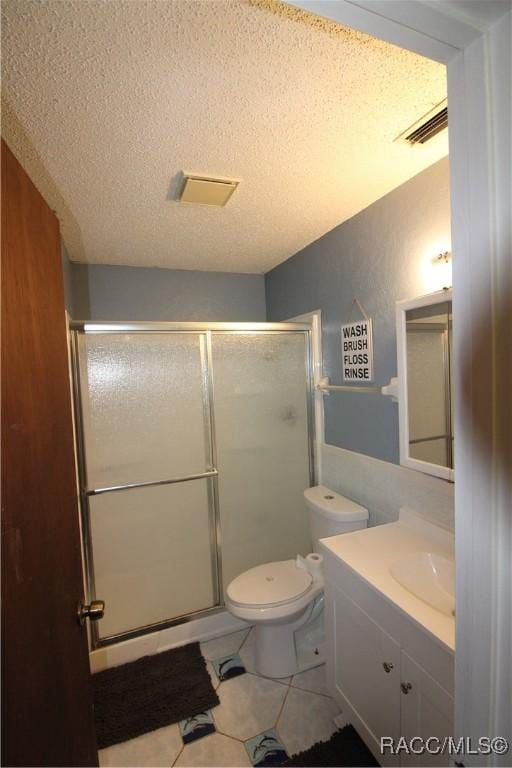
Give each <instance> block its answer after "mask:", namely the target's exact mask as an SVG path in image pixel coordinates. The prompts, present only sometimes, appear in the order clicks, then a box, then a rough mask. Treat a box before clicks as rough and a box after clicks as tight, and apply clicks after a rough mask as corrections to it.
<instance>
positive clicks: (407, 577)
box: [389, 552, 455, 616]
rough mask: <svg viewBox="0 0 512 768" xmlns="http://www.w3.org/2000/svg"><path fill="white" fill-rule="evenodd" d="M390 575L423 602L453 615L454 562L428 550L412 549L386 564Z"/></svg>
mask: <svg viewBox="0 0 512 768" xmlns="http://www.w3.org/2000/svg"><path fill="white" fill-rule="evenodd" d="M389 572H390V573H391V575H392V576H393V578H394V579H395V580H396V581H398V583H399V584H401V586H402V587H405V589H408V590H409V592H412V594H413V595H415V596H416V597H419V598H420V600H423V602H425V603H428V604H429V605H431V606H432V607H433V608H437V610H438V611H441V613H444V614H445V615H447V616H454V615H455V563H454V562H453V560H448V559H447V558H446V557H442V556H441V555H435V554H432V553H431V552H414V553H413V554H411V555H406V556H405V557H401V558H400V559H399V560H395V561H394V562H393V563H392V564H391V565H390V566H389Z"/></svg>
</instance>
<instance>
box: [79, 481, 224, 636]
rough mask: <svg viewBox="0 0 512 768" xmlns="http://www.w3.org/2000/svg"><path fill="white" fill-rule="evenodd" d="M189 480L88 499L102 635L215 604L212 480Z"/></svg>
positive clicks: (145, 624) (165, 619)
mask: <svg viewBox="0 0 512 768" xmlns="http://www.w3.org/2000/svg"><path fill="white" fill-rule="evenodd" d="M210 482H211V481H210V480H207V479H205V480H191V481H189V482H185V483H175V484H173V485H166V486H153V487H151V488H137V489H133V490H128V491H118V492H115V493H105V494H102V495H101V496H93V497H92V498H91V499H90V502H89V503H90V533H91V543H92V551H93V566H94V575H95V587H96V589H95V592H96V595H98V596H99V597H101V599H102V600H105V617H104V618H103V619H102V620H101V621H100V622H99V633H100V637H108V636H111V635H116V634H118V633H121V632H126V631H128V630H132V629H133V628H134V627H144V626H147V625H149V624H155V623H157V622H162V621H167V620H169V619H173V618H175V617H178V616H183V615H184V614H188V613H193V612H194V611H198V610H202V609H204V608H210V607H211V606H213V605H214V603H215V599H214V586H213V584H214V581H213V578H212V574H213V571H212V567H213V564H212V550H211V536H212V528H211V521H210V518H209V512H208V487H207V486H208V483H210Z"/></svg>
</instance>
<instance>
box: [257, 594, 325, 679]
mask: <svg viewBox="0 0 512 768" xmlns="http://www.w3.org/2000/svg"><path fill="white" fill-rule="evenodd" d="M317 606H318V608H317V610H315V614H314V615H312V611H308V612H307V613H306V614H305V615H304V616H302V617H300V618H299V619H298V620H297V621H295V622H291V623H290V624H256V625H255V626H254V633H255V643H254V645H255V658H254V661H255V666H256V671H257V672H258V674H260V675H263V676H264V677H275V678H282V677H291V676H292V675H296V674H297V673H298V672H304V671H305V670H306V669H311V668H312V667H316V666H318V665H319V664H322V663H323V662H324V661H325V658H324V653H323V651H324V640H325V630H324V611H323V596H322V597H321V599H320V600H319V601H318V602H317Z"/></svg>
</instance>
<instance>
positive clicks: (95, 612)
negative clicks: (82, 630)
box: [77, 600, 105, 626]
mask: <svg viewBox="0 0 512 768" xmlns="http://www.w3.org/2000/svg"><path fill="white" fill-rule="evenodd" d="M104 615H105V601H104V600H92V601H91V602H90V603H89V605H86V604H85V603H82V602H81V601H80V602H79V603H78V611H77V616H78V623H79V624H80V626H83V625H84V623H85V620H86V619H90V620H91V621H98V619H102V618H103V616H104Z"/></svg>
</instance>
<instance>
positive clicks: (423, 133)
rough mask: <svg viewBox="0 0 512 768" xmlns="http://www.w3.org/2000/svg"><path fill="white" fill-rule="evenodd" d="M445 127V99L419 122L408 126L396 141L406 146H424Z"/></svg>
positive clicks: (446, 113)
mask: <svg viewBox="0 0 512 768" xmlns="http://www.w3.org/2000/svg"><path fill="white" fill-rule="evenodd" d="M447 127H448V106H447V103H446V99H445V100H444V101H442V102H441V103H440V104H437V106H435V107H434V109H432V110H430V112H427V114H426V115H423V117H422V118H421V119H420V120H418V121H417V122H415V123H413V125H410V126H409V128H407V130H405V131H404V132H403V133H401V134H400V136H398V138H397V141H406V142H407V143H408V144H426V142H427V141H429V140H430V139H432V138H434V136H437V134H438V133H440V132H441V131H442V130H444V129H445V128H447Z"/></svg>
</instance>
